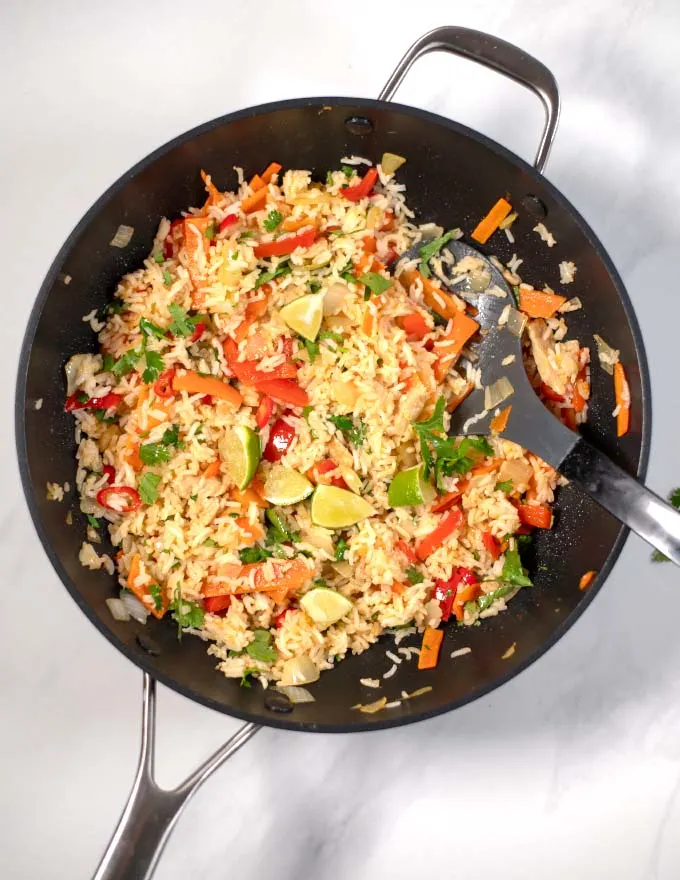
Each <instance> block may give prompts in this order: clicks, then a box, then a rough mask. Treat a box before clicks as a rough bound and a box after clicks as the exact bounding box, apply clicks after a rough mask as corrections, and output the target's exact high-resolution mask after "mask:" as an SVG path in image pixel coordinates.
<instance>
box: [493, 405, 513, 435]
mask: <svg viewBox="0 0 680 880" xmlns="http://www.w3.org/2000/svg"><path fill="white" fill-rule="evenodd" d="M511 411H512V404H510V406H506V407H505V409H502V410H501V411H500V412H499V413H498V415H497V416H494V417H493V418H492V419H491V422H490V423H489V428H490V430H491V432H492V433H493V434H502V433H503V431H505V429H506V428H507V427H508V421H509V419H510V412H511Z"/></svg>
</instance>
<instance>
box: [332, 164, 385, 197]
mask: <svg viewBox="0 0 680 880" xmlns="http://www.w3.org/2000/svg"><path fill="white" fill-rule="evenodd" d="M377 179H378V169H377V168H369V169H368V171H367V172H366V174H365V175H364V177H363V179H362V180H361V181H360V182H359V183H357V184H356V185H355V186H346V187H345V188H344V189H341V190H340V195H343V196H344V197H345V198H346V199H349V200H350V202H359V201H361V199H364V198H366V196H369V195H370V194H371V190H372V189H373V187H374V186H375V182H376V180H377Z"/></svg>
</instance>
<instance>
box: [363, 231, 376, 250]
mask: <svg viewBox="0 0 680 880" xmlns="http://www.w3.org/2000/svg"><path fill="white" fill-rule="evenodd" d="M361 242H362V244H363V246H364V253H365V254H374V253H375V252H376V250H377V249H378V243H377V242H376V240H375V235H367V236H365V237H364V238H362V239H361Z"/></svg>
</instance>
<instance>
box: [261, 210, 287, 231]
mask: <svg viewBox="0 0 680 880" xmlns="http://www.w3.org/2000/svg"><path fill="white" fill-rule="evenodd" d="M282 220H283V214H282V213H281V212H280V211H270V212H269V214H267V219H266V220H265V221H264V223H263V224H262V225H263V226H264V228H265V230H266V231H267V232H273V231H274V230H275V229H276V228H277V227H278V226H280V225H281V221H282Z"/></svg>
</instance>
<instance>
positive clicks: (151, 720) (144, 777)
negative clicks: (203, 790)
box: [93, 672, 260, 880]
mask: <svg viewBox="0 0 680 880" xmlns="http://www.w3.org/2000/svg"><path fill="white" fill-rule="evenodd" d="M142 707H143V709H142V743H141V749H140V753H139V763H138V764H137V772H136V774H135V781H134V784H133V786H132V791H131V792H130V796H129V798H128V801H127V803H126V805H125V809H124V810H123V814H122V815H121V817H120V820H119V822H118V826H117V828H116V830H115V831H114V833H113V837H112V838H111V841H110V843H109V845H108V847H107V848H106V852H105V853H104V855H103V856H102V860H101V862H100V863H99V867H98V868H97V870H96V872H95V874H94V877H93V880H149V878H150V877H151V876H152V875H153V872H154V871H155V869H156V865H157V864H158V860H159V859H160V857H161V853H162V852H163V848H164V847H165V844H166V843H167V840H168V838H169V837H170V834H171V832H172V830H173V828H174V827H175V823H176V822H177V820H178V819H179V817H180V814H181V812H182V810H183V809H184V807H185V805H186V803H187V801H188V800H189V798H191V797H192V795H193V794H195V792H196V791H197V789H198V788H199V786H200V785H201V784H202V783H203V782H205V780H206V779H207V778H208V777H209V776H210V775H211V774H212V773H213V772H214V771H215V770H217V768H218V767H221V766H222V764H224V762H225V761H227V760H228V759H229V758H231V756H232V755H233V754H234V753H235V752H237V751H238V750H239V749H240V748H241V746H242V745H245V743H247V742H248V740H249V739H250V737H251V736H253V734H255V733H257V731H258V730H259V729H260V728H259V727H258V726H257V725H256V724H244V725H243V727H241V728H240V729H239V730H238V731H237V732H236V733H235V734H234V736H232V737H231V739H229V740H227V742H226V743H225V744H224V745H223V746H222V747H221V748H220V749H218V750H217V751H216V752H215V753H214V754H213V755H212V756H211V757H210V758H208V760H207V761H205V762H204V763H203V764H202V765H201V766H200V767H199V768H198V769H197V770H196V771H195V772H194V773H192V774H191V775H190V776H188V777H187V778H186V779H185V780H184V782H182V783H181V784H180V785H179V786H177V788H174V789H172V790H171V791H168V790H166V789H163V788H160V787H159V786H158V785H157V784H156V781H155V779H154V778H153V771H154V756H155V737H156V682H155V681H154V680H153V679H152V678H151V676H150V675H148V674H147V673H146V672H145V673H144V689H143V703H142Z"/></svg>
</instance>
